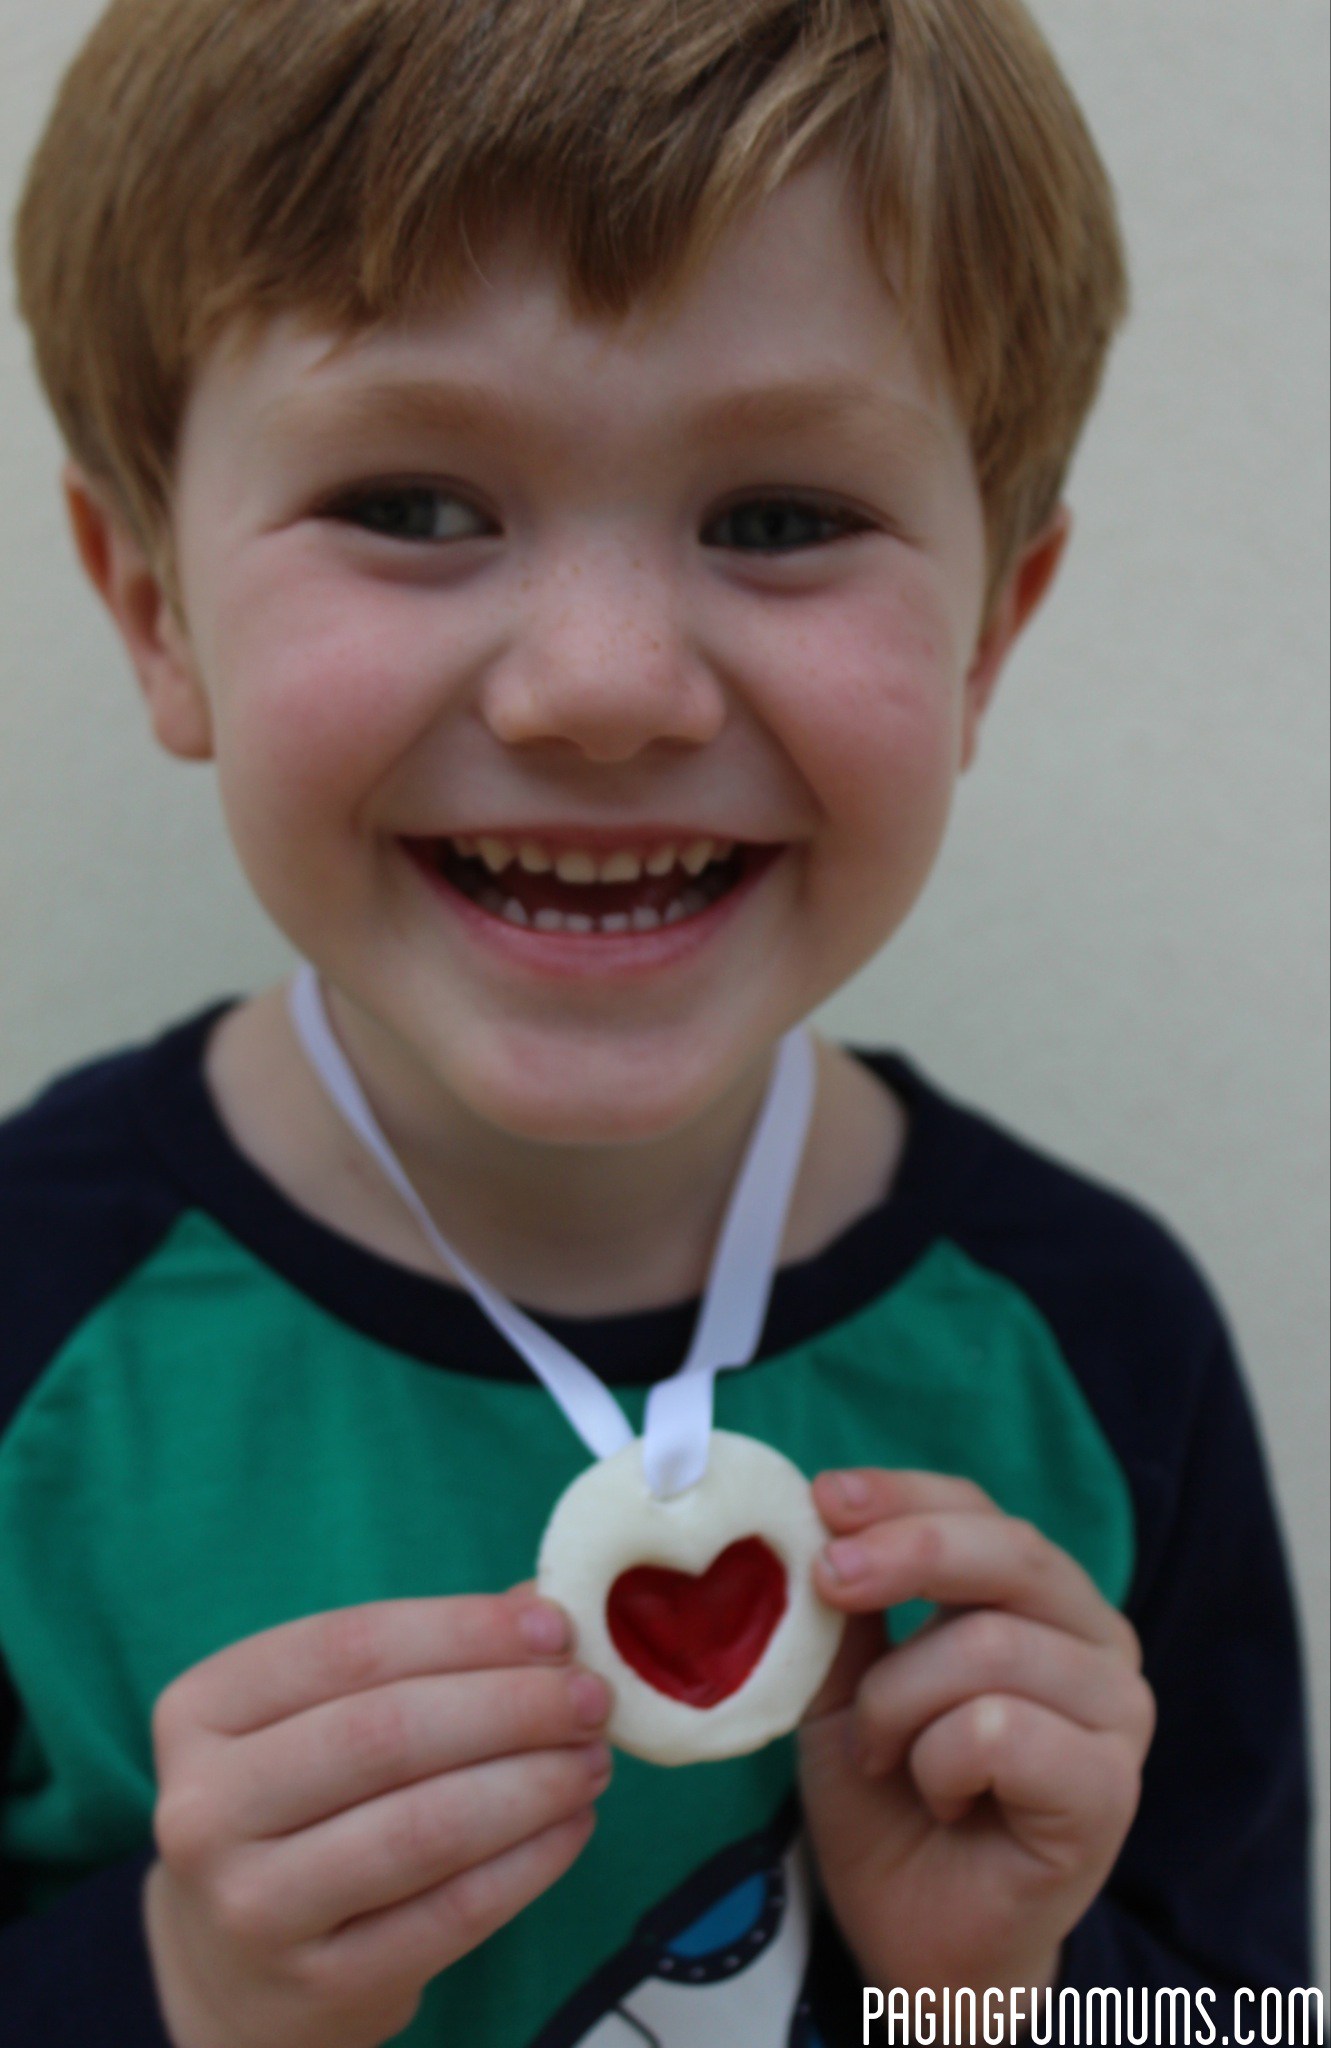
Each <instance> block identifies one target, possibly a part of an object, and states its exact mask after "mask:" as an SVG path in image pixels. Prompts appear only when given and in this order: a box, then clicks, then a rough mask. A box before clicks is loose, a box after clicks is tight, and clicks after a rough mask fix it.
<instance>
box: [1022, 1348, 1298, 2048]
mask: <svg viewBox="0 0 1331 2048" xmlns="http://www.w3.org/2000/svg"><path fill="white" fill-rule="evenodd" d="M1190 1423H1191V1427H1190V1429H1189V1432H1188V1437H1189V1442H1188V1451H1187V1455H1186V1458H1185V1459H1184V1460H1183V1461H1182V1463H1181V1464H1180V1466H1179V1468H1178V1470H1177V1473H1176V1474H1175V1475H1172V1477H1173V1483H1172V1484H1171V1485H1169V1487H1168V1495H1169V1501H1168V1511H1167V1513H1166V1515H1165V1516H1164V1517H1163V1519H1162V1524H1161V1526H1160V1530H1159V1535H1158V1538H1157V1540H1156V1541H1155V1542H1154V1543H1153V1545H1152V1547H1151V1553H1150V1554H1149V1555H1148V1556H1147V1557H1146V1558H1145V1559H1144V1560H1143V1562H1144V1567H1145V1568H1144V1570H1143V1572H1142V1573H1141V1574H1139V1579H1138V1583H1137V1585H1136V1587H1135V1588H1134V1590H1133V1594H1132V1598H1131V1600H1130V1602H1129V1607H1128V1613H1129V1617H1130V1619H1131V1620H1132V1621H1133V1623H1134V1624H1135V1626H1136V1627H1137V1630H1138V1632H1139V1634H1140V1636H1141V1641H1142V1647H1143V1653H1144V1668H1145V1672H1146V1676H1147V1678H1148V1679H1149V1681H1150V1683H1151V1685H1152V1687H1153V1689H1154V1691H1155V1696H1156V1702H1157V1708H1158V1712H1159V1721H1158V1726H1157V1730H1156V1735H1155V1740H1154V1742H1153V1744H1152V1747H1151V1751H1150V1755H1149V1756H1148V1758H1147V1761H1146V1767H1145V1771H1144V1774H1143V1784H1142V1800H1141V1807H1140V1810H1139V1812H1138V1815H1137V1819H1136V1822H1135V1823H1134V1826H1133V1828H1132V1831H1131V1833H1130V1834H1129V1837H1128V1840H1127V1842H1126V1844H1125V1845H1124V1849H1123V1852H1122V1855H1121V1856H1120V1858H1119V1862H1118V1865H1117V1867H1116V1869H1115V1870H1114V1872H1113V1875H1112V1877H1111V1879H1110V1882H1109V1884H1108V1886H1107V1888H1106V1890H1105V1892H1104V1893H1103V1894H1102V1896H1101V1898H1100V1899H1099V1900H1098V1901H1097V1903H1096V1904H1095V1906H1094V1907H1093V1908H1092V1909H1091V1911H1090V1913H1089V1914H1088V1915H1087V1916H1086V1918H1085V1919H1084V1920H1083V1922H1082V1923H1081V1925H1080V1926H1079V1927H1078V1928H1077V1929H1076V1930H1075V1931H1074V1932H1073V1934H1072V1936H1071V1937H1070V1939H1069V1940H1068V1942H1067V1944H1066V1946H1065V1950H1064V1958H1063V1981H1064V1982H1065V1983H1067V1984H1072V1985H1076V1986H1080V1987H1089V1986H1091V1985H1095V1984H1104V1985H1118V1986H1121V1987H1125V1988H1126V1987H1128V1986H1142V1987H1152V1988H1154V1987H1158V1986H1164V1985H1181V1986H1189V1987H1198V1986H1203V1985H1205V1986H1210V1987H1212V1988H1214V1989H1215V1990H1216V1991H1217V1993H1218V1994H1219V2002H1218V2004H1217V2006H1216V2008H1215V2016H1216V2024H1217V2026H1218V2027H1219V2030H1220V2032H1221V2033H1222V2034H1223V2033H1225V2032H1226V2031H1228V2029H1229V2021H1230V2014H1229V1998H1230V1995H1231V1994H1232V1993H1233V1991H1234V1990H1236V1989H1238V1988H1239V1987H1240V1986H1249V1987H1255V1988H1257V1989H1258V1990H1260V1989H1262V1988H1264V1987H1265V1986H1268V1985H1278V1986H1282V1987H1286V1988H1291V1987H1294V1986H1298V1985H1308V1984H1310V1983H1311V1982H1312V1977H1311V1974H1310V1972H1311V1967H1312V1965H1311V1953H1310V1951H1311V1933H1310V1908H1309V1867H1308V1834H1309V1793H1308V1759H1307V1755H1306V1748H1305V1734H1304V1726H1305V1724H1304V1708H1303V1687H1302V1679H1301V1671H1300V1656H1299V1647H1298V1638H1297V1630H1296V1625H1295V1619H1294V1612H1293V1603H1292V1600H1291V1596H1290V1587H1289V1578H1288V1573H1287V1570H1286V1566H1285V1559H1284V1555H1283V1549H1282V1545H1281V1540H1280V1535H1279V1531H1278V1529H1277V1526H1276V1520H1275V1515H1274V1511H1273V1508H1272V1504H1271V1496H1270V1491H1269V1488H1268V1485H1267V1479H1266V1473H1265V1470H1264V1467H1263V1461H1262V1456H1261V1452H1260V1449H1259V1446H1258V1441H1257V1436H1256V1431H1255V1429H1254V1427H1253V1422H1252V1418H1251V1415H1250V1413H1249V1408H1248V1402H1247V1399H1246V1396H1245V1394H1244V1390H1243V1387H1242V1384H1241V1382H1240V1379H1239V1376H1238V1372H1237V1369H1236V1367H1235V1364H1234V1360H1233V1357H1232V1354H1231V1351H1230V1347H1229V1344H1228V1340H1227V1338H1226V1336H1225V1334H1224V1332H1223V1329H1219V1328H1217V1329H1216V1331H1215V1335H1214V1339H1213V1344H1212V1348H1211V1355H1210V1358H1209V1360H1208V1364H1207V1369H1206V1370H1205V1371H1203V1372H1202V1373H1201V1374H1200V1375H1198V1376H1197V1379H1196V1381H1195V1391H1194V1396H1193V1413H1192V1415H1191V1417H1190ZM1164 1490H1165V1489H1163V1488H1162V1489H1161V1491H1164Z"/></svg>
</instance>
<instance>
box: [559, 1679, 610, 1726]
mask: <svg viewBox="0 0 1331 2048" xmlns="http://www.w3.org/2000/svg"><path fill="white" fill-rule="evenodd" d="M568 1689H569V1696H570V1698H571V1699H572V1701H573V1711H574V1713H575V1714H576V1715H577V1717H578V1719H579V1720H580V1721H581V1722H583V1723H584V1725H585V1726H586V1727H588V1728H595V1727H598V1726H599V1725H600V1723H601V1722H602V1721H604V1720H605V1718H606V1716H607V1714H608V1713H609V1712H610V1688H609V1686H608V1685H607V1684H606V1682H605V1680H604V1679H603V1678H598V1677H597V1676H596V1673H595V1672H594V1671H575V1672H574V1673H573V1675H572V1677H571V1678H570V1679H569V1682H568Z"/></svg>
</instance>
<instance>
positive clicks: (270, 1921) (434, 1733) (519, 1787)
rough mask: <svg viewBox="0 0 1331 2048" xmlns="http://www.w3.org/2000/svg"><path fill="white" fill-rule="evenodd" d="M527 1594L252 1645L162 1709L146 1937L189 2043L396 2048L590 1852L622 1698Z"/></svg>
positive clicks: (227, 1655) (168, 2003) (192, 1680)
mask: <svg viewBox="0 0 1331 2048" xmlns="http://www.w3.org/2000/svg"><path fill="white" fill-rule="evenodd" d="M571 1640H572V1632H571V1629H570V1627H569V1623H568V1621H567V1618H566V1617H565V1616H564V1615H563V1614H562V1613H561V1611H560V1610H559V1609H558V1608H557V1607H552V1606H551V1605H549V1603H547V1602H545V1601H540V1600H537V1599H536V1598H535V1597H534V1595H533V1593H532V1592H531V1589H530V1588H529V1587H523V1588H519V1589H517V1590H516V1591H515V1592H512V1593H507V1594H502V1595H498V1596H495V1597H493V1598H491V1597H478V1598H468V1599H450V1600H400V1601H388V1602H384V1603H381V1604H378V1605H374V1606H367V1607H353V1608H347V1609H344V1610H342V1611H340V1612H338V1613H333V1614H322V1615H315V1616H312V1617H311V1618H309V1619H307V1620H302V1621H294V1622H289V1623H287V1624H286V1625H285V1626H284V1627H281V1628H275V1629H271V1630H269V1631H268V1632H267V1633H266V1634H264V1635H259V1636H253V1637H251V1638H250V1639H249V1640H248V1641H245V1642H241V1643H236V1644H234V1645H233V1646H232V1647H231V1648H229V1649H225V1650H222V1651H220V1652H219V1653H218V1654H217V1655H216V1656H214V1657H210V1658H209V1659H208V1660H207V1661H206V1662H205V1663H202V1664H199V1665H196V1666H195V1667H194V1669H193V1670H191V1671H187V1672H186V1673H185V1674H184V1675H183V1676H182V1677H181V1678H178V1679H177V1680H176V1682H175V1683H174V1685H172V1686H170V1687H169V1688H168V1689H167V1691H166V1692H164V1693H163V1694H162V1697H161V1699H160V1700H159V1701H158V1703H157V1707H156V1711H155V1713H154V1716H153V1736H154V1743H155V1747H156V1753H157V1776H158V1786H159V1798H158V1804H157V1815H156V1835H157V1844H158V1849H159V1860H158V1862H156V1863H155V1864H154V1865H153V1868H152V1870H151V1872H150V1874H149V1877H148V1883H147V1887H146V1894H145V1911H146V1919H147V1930H148V1946H149V1950H150V1953H151V1956H152V1962H153V1968H154V1972H155V1974H156V1979H157V1986H158V1993H159V1997H160V1999H161V2003H162V2010H163V2014H164V2016H165V2020H166V2025H167V2030H168V2032H169V2033H170V2035H171V2037H172V2039H173V2040H174V2041H175V2043H176V2044H177V2048H380V2044H381V2043H383V2042H385V2041H387V2040H389V2039H390V2038H391V2037H392V2036H393V2035H394V2034H397V2033H400V2032H401V2030H402V2029H403V2028H404V2027H406V2026H407V2025H408V2024H409V2023H410V2021H411V2020H412V2018H413V2017H414V2015H415V2013H416V2010H417V2007H418V2005H419V2003H420V1997H421V1992H422V1990H423V1989H424V1987H425V1985H426V1984H427V1983H428V1981H429V1979H430V1978H431V1977H434V1976H436V1975H437V1974H438V1973H439V1971H440V1970H443V1969H446V1968H447V1967H448V1965H449V1964H450V1963H453V1962H456V1961H457V1959H458V1957H459V1956H463V1955H465V1954H466V1953H467V1951H468V1950H469V1949H473V1948H475V1947H476V1946H477V1945H478V1943H480V1942H482V1941H484V1940H485V1939H486V1937H487V1936H488V1935H490V1934H492V1933H493V1932H494V1931H495V1929H496V1928H498V1927H501V1926H503V1925H504V1923H505V1922H506V1921H508V1920H511V1919H512V1918H513V1916H514V1914H516V1913H518V1912H520V1911H521V1909H522V1908H523V1907H524V1906H525V1905H527V1904H528V1903H529V1902H530V1901H531V1900H532V1899H534V1898H535V1897H536V1896H537V1895H538V1894H539V1893H540V1892H543V1891H544V1890H545V1889H546V1888H547V1886H549V1885H551V1884H553V1883H554V1881H555V1879H556V1878H558V1877H560V1876H562V1875H563V1873H564V1871H566V1870H567V1869H568V1867H569V1865H570V1864H571V1863H572V1862H573V1861H574V1859H575V1858H576V1857H577V1856H578V1854H579V1853H580V1851H581V1850H582V1849H583V1847H584V1846H585V1844H586V1842H587V1840H588V1837H589V1836H590V1834H591V1832H592V1827H593V1825H594V1816H593V1811H592V1808H593V1802H594V1800H595V1799H596V1797H597V1795H598V1794H599V1793H600V1792H602V1791H603V1790H604V1789H605V1786H606V1784H607V1783H608V1782H609V1777H610V1755H609V1751H608V1750H607V1749H606V1748H605V1746H604V1744H603V1743H602V1742H601V1741H600V1739H599V1738H600V1734H601V1730H602V1727H603V1724H604V1721H605V1718H606V1716H607V1714H608V1712H609V1707H610V1697H609V1691H608V1688H607V1687H606V1685H605V1684H604V1682H603V1681H602V1680H601V1679H599V1678H597V1677H595V1676H593V1674H592V1673H591V1672H589V1671H584V1670H580V1669H579V1668H578V1667H577V1666H576V1665H575V1664H574V1663H573V1662H572V1661H571V1658H570V1655H569V1651H570V1645H571Z"/></svg>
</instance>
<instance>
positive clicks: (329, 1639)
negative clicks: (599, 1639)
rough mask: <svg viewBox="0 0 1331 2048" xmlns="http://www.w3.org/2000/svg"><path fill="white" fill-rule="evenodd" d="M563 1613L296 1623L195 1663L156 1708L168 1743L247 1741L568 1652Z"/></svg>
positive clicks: (395, 1603)
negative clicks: (279, 1724)
mask: <svg viewBox="0 0 1331 2048" xmlns="http://www.w3.org/2000/svg"><path fill="white" fill-rule="evenodd" d="M571 1645H572V1629H571V1627H570V1625H569V1622H568V1618H567V1616H566V1615H564V1613H563V1612H562V1610H561V1609H560V1608H558V1607H554V1606H552V1605H551V1603H550V1602H548V1601H544V1600H533V1599H532V1598H531V1596H530V1594H529V1593H527V1592H526V1591H525V1589H524V1590H520V1591H519V1592H518V1593H516V1594H512V1593H509V1594H496V1595H479V1596H475V1597H468V1598H458V1599H446V1600H384V1601H379V1602H376V1603H374V1604H372V1605H369V1606H363V1607H343V1608H338V1609H337V1610H335V1611H334V1612H332V1613H329V1614H314V1615H309V1616H306V1617H305V1618H303V1619H302V1620H300V1621H290V1622H285V1623H283V1624H282V1626H281V1627H280V1628H274V1629H267V1630H265V1632H264V1633H263V1634H262V1635H256V1636H249V1637H247V1638H246V1639H245V1641H244V1642H240V1643H233V1644H231V1645H230V1646H229V1647H228V1648H227V1649H225V1650H219V1651H218V1652H217V1654H216V1656H213V1657H210V1658H208V1659H207V1660H206V1661H205V1662H204V1663H202V1664H196V1665H195V1666H194V1667H193V1668H192V1669H191V1670H189V1671H187V1672H185V1674H184V1676H183V1677H181V1678H178V1679H177V1680H176V1681H175V1684H174V1685H172V1686H171V1687H169V1688H168V1690H167V1691H166V1692H165V1693H164V1694H163V1695H162V1698H161V1699H160V1700H159V1702H158V1709H157V1714H156V1716H155V1718H154V1727H155V1732H156V1733H157V1735H158V1736H159V1739H160V1740H161V1741H162V1742H164V1743H168V1744H169V1743H170V1742H171V1741H172V1739H173V1738H174V1737H176V1736H177V1735H179V1734H182V1733H184V1734H188V1733H192V1732H193V1731H194V1730H196V1729H197V1728H199V1727H203V1728H206V1729H209V1730H211V1731H213V1732H214V1733H218V1734H226V1735H244V1734H248V1733H250V1732H251V1731H252V1730H254V1729H256V1728H263V1727H267V1726H268V1725H270V1724H271V1723H272V1722H274V1721H280V1720H283V1719H285V1718H286V1716H287V1715H289V1714H298V1713H302V1712H303V1711H305V1709H307V1708H309V1707H314V1706H318V1705H319V1704H320V1703H321V1702H323V1701H325V1700H332V1699H338V1698H341V1697H342V1696H343V1695H345V1694H347V1693H357V1692H369V1691H372V1690H374V1689H375V1688H376V1687H378V1686H382V1685H386V1684H389V1683H391V1682H392V1681H393V1680H394V1679H400V1678H411V1677H421V1676H425V1675H428V1674H430V1673H440V1672H445V1671H476V1670H486V1669H495V1668H499V1667H504V1666H509V1665H514V1664H529V1663H532V1662H534V1661H537V1660H539V1659H541V1658H558V1657H561V1656H565V1655H567V1654H568V1652H569V1650H570V1648H571Z"/></svg>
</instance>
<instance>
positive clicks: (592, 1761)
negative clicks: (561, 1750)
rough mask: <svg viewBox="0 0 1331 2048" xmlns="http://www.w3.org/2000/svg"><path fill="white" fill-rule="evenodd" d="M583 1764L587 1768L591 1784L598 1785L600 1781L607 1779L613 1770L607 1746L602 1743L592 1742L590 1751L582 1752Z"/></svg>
mask: <svg viewBox="0 0 1331 2048" xmlns="http://www.w3.org/2000/svg"><path fill="white" fill-rule="evenodd" d="M583 1762H584V1763H585V1764H586V1766H587V1776H588V1777H589V1778H590V1779H591V1780H592V1781H593V1783H599V1782H600V1780H601V1779H603V1778H608V1777H609V1776H610V1773H611V1770H612V1769H613V1763H612V1759H611V1756H610V1749H609V1745H608V1744H607V1743H604V1742H594V1743H593V1744H592V1745H591V1748H590V1749H586V1750H584V1751H583Z"/></svg>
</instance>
